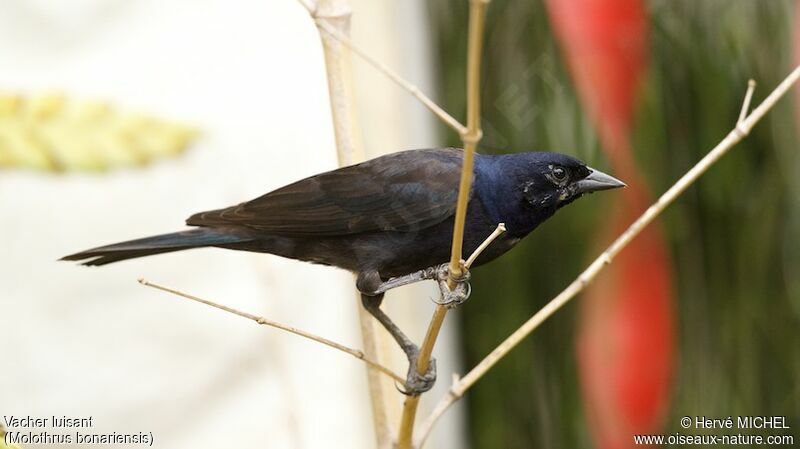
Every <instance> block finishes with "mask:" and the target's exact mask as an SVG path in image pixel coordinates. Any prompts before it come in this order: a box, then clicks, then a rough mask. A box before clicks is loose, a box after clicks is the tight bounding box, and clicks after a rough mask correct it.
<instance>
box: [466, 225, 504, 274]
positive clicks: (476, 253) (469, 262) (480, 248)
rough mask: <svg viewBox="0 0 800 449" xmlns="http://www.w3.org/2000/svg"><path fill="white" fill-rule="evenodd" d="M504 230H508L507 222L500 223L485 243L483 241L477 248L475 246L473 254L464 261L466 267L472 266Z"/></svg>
mask: <svg viewBox="0 0 800 449" xmlns="http://www.w3.org/2000/svg"><path fill="white" fill-rule="evenodd" d="M504 232H506V224H505V223H500V224H498V225H497V227H496V228H495V229H494V232H492V234H491V235H489V237H486V240H484V241H483V243H481V244H480V245H479V246H478V247H477V248H475V251H473V252H472V254H471V255H470V256H469V257H468V258H467V261H466V262H464V267H465V268H469V267H471V266H472V264H473V263H474V262H475V259H477V258H478V256H480V255H481V253H482V252H483V250H485V249H486V247H487V246H489V245H491V244H492V242H494V239H496V238H497V237H500V234H502V233H504Z"/></svg>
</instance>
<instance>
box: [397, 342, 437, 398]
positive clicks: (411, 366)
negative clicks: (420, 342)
mask: <svg viewBox="0 0 800 449" xmlns="http://www.w3.org/2000/svg"><path fill="white" fill-rule="evenodd" d="M418 352H419V351H417V353H418ZM435 383H436V359H434V358H431V360H430V361H429V362H428V369H427V370H426V371H425V374H420V373H418V372H417V357H416V356H415V357H411V356H409V359H408V374H407V375H406V383H405V384H404V385H403V388H402V389H400V388H398V389H397V390H398V391H399V392H400V393H403V394H404V395H406V396H419V395H421V394H422V393H425V392H426V391H428V390H430V389H431V388H433V385H434V384H435Z"/></svg>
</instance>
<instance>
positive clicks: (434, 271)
mask: <svg viewBox="0 0 800 449" xmlns="http://www.w3.org/2000/svg"><path fill="white" fill-rule="evenodd" d="M440 269H441V266H436V267H429V268H425V269H424V270H419V271H416V272H414V273H411V274H406V275H404V276H397V277H394V278H389V280H387V281H385V282H384V281H382V280H381V279H380V276H379V275H378V273H377V272H372V273H369V274H361V275H359V278H358V281H357V282H358V287H359V288H358V289H359V290H360V291H362V292H364V293H367V294H368V295H379V294H381V293H386V292H387V291H389V290H391V289H393V288H397V287H402V286H404V285H408V284H413V283H415V282H420V281H425V280H430V279H437V278H438V272H439V270H440ZM362 284H365V285H364V287H366V289H364V288H362ZM366 284H369V285H366Z"/></svg>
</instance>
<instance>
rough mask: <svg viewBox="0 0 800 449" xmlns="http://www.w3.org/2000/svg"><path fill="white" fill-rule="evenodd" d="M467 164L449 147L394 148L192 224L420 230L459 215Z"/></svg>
mask: <svg viewBox="0 0 800 449" xmlns="http://www.w3.org/2000/svg"><path fill="white" fill-rule="evenodd" d="M461 161H462V153H461V150H459V149H451V148H448V149H436V150H411V151H403V152H399V153H393V154H389V155H386V156H382V157H379V158H376V159H372V160H369V161H366V162H363V163H361V164H357V165H352V166H349V167H344V168H340V169H338V170H333V171H329V172H326V173H322V174H319V175H316V176H312V177H309V178H306V179H303V180H300V181H297V182H295V183H293V184H289V185H287V186H285V187H282V188H280V189H278V190H275V191H273V192H270V193H267V194H266V195H263V196H261V197H259V198H256V199H254V200H252V201H248V202H246V203H242V204H239V205H237V206H233V207H229V208H227V209H220V210H215V211H209V212H201V213H199V214H195V215H193V216H192V217H190V218H189V219H188V220H187V221H186V223H187V224H189V225H193V226H220V225H239V226H245V227H248V228H252V229H255V230H259V231H263V232H266V233H269V234H274V235H284V236H290V237H303V236H307V237H324V236H341V235H349V234H357V233H364V232H372V231H403V232H408V231H413V230H416V229H422V228H425V227H428V226H432V225H434V224H437V223H440V222H442V221H444V220H445V219H447V218H449V217H450V216H451V215H453V213H454V212H455V204H456V198H457V196H458V181H459V177H460V172H461Z"/></svg>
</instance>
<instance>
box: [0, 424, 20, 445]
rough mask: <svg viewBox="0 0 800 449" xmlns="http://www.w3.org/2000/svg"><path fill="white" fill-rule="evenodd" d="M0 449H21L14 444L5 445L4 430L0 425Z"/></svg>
mask: <svg viewBox="0 0 800 449" xmlns="http://www.w3.org/2000/svg"><path fill="white" fill-rule="evenodd" d="M0 449H22V447H21V446H17V445H16V444H6V428H5V427H3V424H2V423H0Z"/></svg>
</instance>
